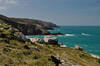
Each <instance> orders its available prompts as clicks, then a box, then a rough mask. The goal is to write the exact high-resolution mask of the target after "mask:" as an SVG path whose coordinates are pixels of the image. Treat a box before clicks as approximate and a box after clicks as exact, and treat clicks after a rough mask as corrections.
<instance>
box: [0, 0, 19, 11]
mask: <svg viewBox="0 0 100 66" xmlns="http://www.w3.org/2000/svg"><path fill="white" fill-rule="evenodd" d="M17 2H18V0H0V11H1V10H7V9H8V8H9V7H10V6H13V5H16V4H18V3H17Z"/></svg>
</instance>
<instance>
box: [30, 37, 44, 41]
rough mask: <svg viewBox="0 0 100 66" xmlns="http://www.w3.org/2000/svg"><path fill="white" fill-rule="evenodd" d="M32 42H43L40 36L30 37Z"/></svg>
mask: <svg viewBox="0 0 100 66" xmlns="http://www.w3.org/2000/svg"><path fill="white" fill-rule="evenodd" d="M30 40H31V42H43V40H42V39H40V38H30Z"/></svg>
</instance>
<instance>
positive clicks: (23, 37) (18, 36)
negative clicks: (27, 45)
mask: <svg viewBox="0 0 100 66" xmlns="http://www.w3.org/2000/svg"><path fill="white" fill-rule="evenodd" d="M14 36H16V38H17V39H18V40H21V41H27V40H28V39H27V38H26V36H25V35H24V34H23V33H22V32H16V33H15V34H14Z"/></svg>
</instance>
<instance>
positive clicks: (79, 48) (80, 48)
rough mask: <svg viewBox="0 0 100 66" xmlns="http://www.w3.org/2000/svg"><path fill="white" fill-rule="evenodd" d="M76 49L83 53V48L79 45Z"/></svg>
mask: <svg viewBox="0 0 100 66" xmlns="http://www.w3.org/2000/svg"><path fill="white" fill-rule="evenodd" d="M75 49H76V50H80V51H83V48H82V47H80V46H78V45H75Z"/></svg>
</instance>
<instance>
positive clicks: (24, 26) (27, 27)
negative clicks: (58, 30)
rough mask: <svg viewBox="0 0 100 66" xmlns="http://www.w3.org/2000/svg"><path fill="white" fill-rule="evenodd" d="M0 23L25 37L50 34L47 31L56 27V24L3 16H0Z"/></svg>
mask: <svg viewBox="0 0 100 66" xmlns="http://www.w3.org/2000/svg"><path fill="white" fill-rule="evenodd" d="M0 22H4V23H6V24H9V25H11V26H12V27H14V28H17V29H18V30H19V31H21V32H22V33H23V34H25V35H39V34H50V33H49V32H48V31H47V30H48V29H53V27H57V25H56V24H53V23H50V22H45V21H41V20H36V19H27V18H9V17H6V16H3V15H0Z"/></svg>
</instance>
